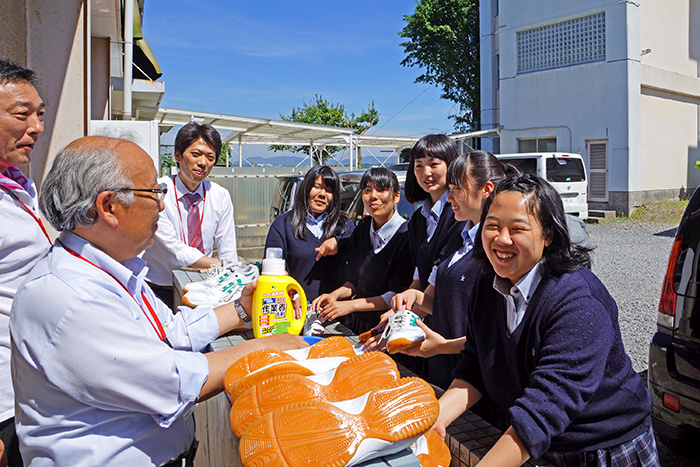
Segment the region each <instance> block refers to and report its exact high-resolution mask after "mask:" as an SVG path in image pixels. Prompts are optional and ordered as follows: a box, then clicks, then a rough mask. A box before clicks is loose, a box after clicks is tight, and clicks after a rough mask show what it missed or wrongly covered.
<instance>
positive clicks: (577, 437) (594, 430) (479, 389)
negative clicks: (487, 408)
mask: <svg viewBox="0 0 700 467" xmlns="http://www.w3.org/2000/svg"><path fill="white" fill-rule="evenodd" d="M474 256H475V258H476V259H477V260H478V261H479V262H480V263H481V264H482V267H483V269H484V270H485V273H484V274H483V275H482V276H481V277H480V278H479V280H478V281H477V283H476V284H475V287H474V290H473V292H472V293H473V297H472V301H471V304H470V306H469V309H468V311H467V320H468V322H467V336H466V344H465V347H464V350H463V352H462V357H461V360H460V362H459V365H458V366H457V368H456V370H455V372H454V374H455V376H456V379H455V380H454V381H453V382H452V384H451V386H450V388H449V389H448V390H447V391H446V392H445V394H444V395H443V396H442V397H441V398H440V416H439V418H438V422H437V423H436V425H435V429H436V430H437V431H438V433H440V434H443V435H444V430H445V427H446V426H447V425H449V424H450V423H451V422H452V421H454V420H455V419H456V418H457V417H458V416H459V415H461V414H462V412H464V411H465V410H466V409H468V408H469V407H471V406H472V405H473V404H474V403H476V402H477V401H478V400H479V399H480V398H481V396H482V394H484V395H488V396H489V397H490V398H491V399H492V400H493V401H494V402H495V403H496V404H497V405H498V406H499V408H500V409H501V410H502V411H504V412H506V413H507V414H508V418H509V423H510V426H509V427H508V429H507V430H506V431H505V433H504V434H503V435H502V436H501V438H500V439H499V440H498V441H497V442H496V444H495V445H494V446H493V447H492V448H491V450H490V451H489V452H488V453H487V454H486V455H485V456H484V457H483V459H482V461H481V463H480V464H479V465H480V466H490V465H498V466H506V467H507V466H519V465H521V464H523V463H524V462H525V461H527V460H528V459H529V458H533V459H537V458H540V457H542V456H543V457H544V458H545V459H546V460H548V461H550V462H552V463H554V464H555V465H559V466H579V465H587V466H589V465H593V466H603V465H606V466H641V465H644V466H658V465H659V461H658V455H657V452H656V445H655V441H654V436H653V433H652V429H651V422H650V416H649V414H650V411H651V398H650V396H649V392H648V391H647V389H646V386H645V384H644V382H643V381H642V380H641V378H640V377H639V375H637V374H636V373H635V371H634V370H633V368H632V363H631V361H630V359H629V357H628V356H627V354H626V353H625V350H624V346H623V343H622V338H621V335H620V328H619V325H618V320H617V306H616V304H615V301H614V300H613V298H612V297H611V296H610V294H609V293H608V291H607V290H606V288H605V286H604V285H603V284H602V283H601V282H600V281H599V280H598V278H597V277H596V276H595V275H594V274H593V273H592V272H590V271H589V270H588V269H586V268H585V267H584V266H585V265H586V264H587V263H588V260H589V258H588V251H587V250H586V249H585V248H582V247H579V246H577V245H572V243H571V241H570V239H569V234H568V231H567V228H566V220H565V217H564V209H563V205H562V202H561V199H560V198H559V196H558V194H557V192H556V190H555V189H554V188H552V186H551V185H549V184H548V183H547V182H546V181H544V180H542V179H540V178H538V177H535V176H532V175H529V174H525V175H520V176H515V177H509V178H506V179H505V180H504V181H503V182H502V183H500V184H499V185H498V186H497V187H496V188H495V190H494V192H493V193H492V194H491V196H490V197H489V199H488V200H487V201H486V203H485V205H484V208H483V212H482V215H481V226H480V228H479V232H478V234H477V241H476V244H475V246H474Z"/></svg>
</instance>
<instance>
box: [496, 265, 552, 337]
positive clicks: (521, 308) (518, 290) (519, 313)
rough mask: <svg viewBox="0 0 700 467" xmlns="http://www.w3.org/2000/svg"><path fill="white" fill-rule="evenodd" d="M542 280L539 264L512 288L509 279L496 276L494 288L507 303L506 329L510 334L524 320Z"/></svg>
mask: <svg viewBox="0 0 700 467" xmlns="http://www.w3.org/2000/svg"><path fill="white" fill-rule="evenodd" d="M541 280H542V273H541V272H540V263H537V264H536V265H535V267H534V268H532V269H530V272H528V273H527V274H525V275H524V276H523V277H522V278H520V280H519V281H518V282H516V283H515V285H514V286H512V287H511V285H510V281H509V280H508V279H504V278H502V277H499V276H498V275H496V276H494V278H493V288H494V289H496V291H497V292H498V293H500V294H501V295H503V298H504V299H505V301H506V327H507V328H508V333H509V334H513V331H515V328H517V327H518V325H519V324H520V322H521V321H522V320H523V316H525V310H527V305H528V303H530V299H531V298H532V294H534V293H535V290H537V286H538V285H540V281H541Z"/></svg>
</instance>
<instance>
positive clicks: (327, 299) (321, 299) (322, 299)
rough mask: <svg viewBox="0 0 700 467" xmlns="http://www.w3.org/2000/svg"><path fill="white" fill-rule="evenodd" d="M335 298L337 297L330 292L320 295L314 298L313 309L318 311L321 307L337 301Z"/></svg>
mask: <svg viewBox="0 0 700 467" xmlns="http://www.w3.org/2000/svg"><path fill="white" fill-rule="evenodd" d="M335 300H336V298H335V297H334V296H333V294H330V293H324V294H323V295H319V296H318V297H316V298H314V301H313V302H311V310H313V311H314V312H316V313H318V312H319V310H321V308H323V307H324V306H326V305H329V304H331V303H333V302H335Z"/></svg>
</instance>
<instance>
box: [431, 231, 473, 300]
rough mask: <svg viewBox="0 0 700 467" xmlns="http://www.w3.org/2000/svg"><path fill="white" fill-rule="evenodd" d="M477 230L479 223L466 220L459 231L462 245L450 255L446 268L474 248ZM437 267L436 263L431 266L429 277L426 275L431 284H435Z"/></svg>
mask: <svg viewBox="0 0 700 467" xmlns="http://www.w3.org/2000/svg"><path fill="white" fill-rule="evenodd" d="M478 231H479V224H474V223H473V222H472V221H467V223H466V224H465V225H464V227H463V228H462V232H461V235H462V241H463V243H462V246H461V247H459V249H458V250H457V251H455V252H454V254H453V255H452V256H451V257H450V262H449V264H448V265H447V267H448V268H450V267H452V265H453V264H455V263H456V262H457V261H459V260H460V259H461V258H463V257H464V256H465V255H466V254H467V253H469V252H470V251H472V248H474V242H476V234H477V232H478ZM437 269H438V266H437V265H435V266H433V269H432V270H431V271H430V277H428V283H429V284H432V285H433V286H435V282H436V280H437Z"/></svg>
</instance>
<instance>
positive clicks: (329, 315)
mask: <svg viewBox="0 0 700 467" xmlns="http://www.w3.org/2000/svg"><path fill="white" fill-rule="evenodd" d="M352 302H353V300H333V301H332V302H328V303H326V304H325V305H323V306H322V307H321V309H320V311H319V312H318V316H319V318H321V321H330V320H333V319H337V318H340V317H341V316H345V315H349V314H350V313H352V312H353V311H355V309H354V307H353V303H352Z"/></svg>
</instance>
